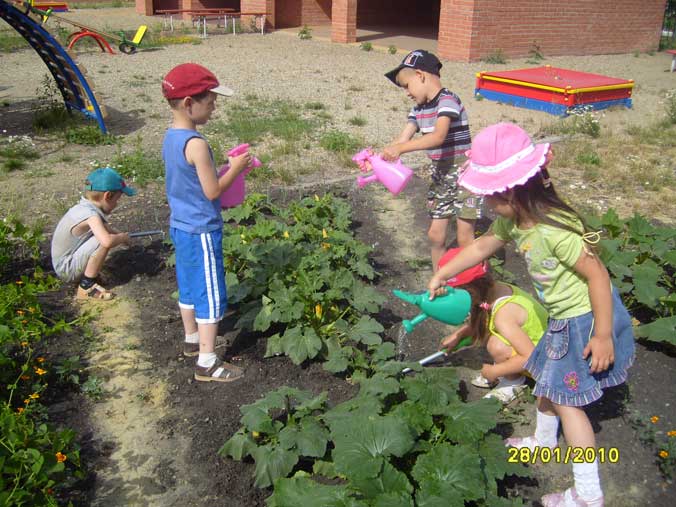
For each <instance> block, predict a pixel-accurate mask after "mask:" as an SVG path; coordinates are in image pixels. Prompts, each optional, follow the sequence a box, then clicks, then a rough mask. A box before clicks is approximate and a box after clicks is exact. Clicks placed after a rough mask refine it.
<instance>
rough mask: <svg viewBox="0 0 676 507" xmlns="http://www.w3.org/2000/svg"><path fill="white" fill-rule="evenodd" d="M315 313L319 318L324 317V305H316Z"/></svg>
mask: <svg viewBox="0 0 676 507" xmlns="http://www.w3.org/2000/svg"><path fill="white" fill-rule="evenodd" d="M315 315H316V316H317V318H318V319H321V318H322V305H315Z"/></svg>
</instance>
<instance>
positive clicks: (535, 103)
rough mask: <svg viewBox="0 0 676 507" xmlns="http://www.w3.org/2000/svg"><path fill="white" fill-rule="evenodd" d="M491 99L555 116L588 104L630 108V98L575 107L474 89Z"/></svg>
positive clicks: (597, 108)
mask: <svg viewBox="0 0 676 507" xmlns="http://www.w3.org/2000/svg"><path fill="white" fill-rule="evenodd" d="M477 95H480V96H481V97H483V98H485V99H488V100H493V101H495V102H502V103H503V104H509V105H510V106H516V107H523V108H525V109H534V110H535V111H544V112H545V113H549V114H554V115H557V116H567V115H568V114H570V112H571V111H573V110H575V109H579V108H581V107H586V106H589V107H591V108H592V109H593V110H601V109H608V108H609V107H612V106H624V107H628V108H631V99H613V100H601V101H598V102H587V103H586V104H578V105H576V106H575V107H568V106H566V105H564V104H553V103H551V102H545V101H543V100H537V99H530V98H528V97H521V96H519V95H512V94H510V93H502V92H496V91H493V90H484V89H481V88H475V89H474V96H477Z"/></svg>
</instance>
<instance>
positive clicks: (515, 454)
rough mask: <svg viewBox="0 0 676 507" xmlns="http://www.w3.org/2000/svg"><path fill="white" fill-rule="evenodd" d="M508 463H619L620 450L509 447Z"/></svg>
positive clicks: (613, 448)
mask: <svg viewBox="0 0 676 507" xmlns="http://www.w3.org/2000/svg"><path fill="white" fill-rule="evenodd" d="M507 452H508V455H509V456H508V458H507V461H508V462H509V463H523V464H527V463H528V464H531V465H535V464H536V463H538V462H539V463H543V464H547V463H564V464H567V463H593V462H594V461H596V460H597V459H598V461H599V463H619V461H620V450H619V449H618V448H617V447H609V448H605V447H599V448H598V449H597V448H595V447H568V448H566V450H565V451H563V450H561V448H560V447H539V446H536V447H534V448H533V449H532V450H531V449H529V448H528V447H522V448H520V449H519V448H517V447H510V448H509V449H507Z"/></svg>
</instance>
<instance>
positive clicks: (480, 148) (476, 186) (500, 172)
mask: <svg viewBox="0 0 676 507" xmlns="http://www.w3.org/2000/svg"><path fill="white" fill-rule="evenodd" d="M548 152H549V143H543V144H533V141H531V138H530V137H529V135H528V134H527V133H526V131H525V130H523V129H522V128H521V127H519V126H518V125H514V124H513V123H497V124H495V125H491V126H490V127H487V128H485V129H484V130H482V131H481V132H479V134H477V136H476V137H475V138H474V139H473V141H472V148H471V149H470V150H468V151H467V152H466V155H467V156H468V157H469V161H468V162H467V163H466V164H465V167H464V171H463V172H462V174H460V176H459V177H458V184H459V185H461V186H463V187H465V188H466V189H467V190H469V191H470V192H472V193H474V194H478V195H490V194H495V193H498V192H504V191H506V190H509V189H510V188H513V187H515V186H517V185H523V184H524V183H526V181H528V180H529V179H531V178H532V177H533V176H535V175H536V174H537V173H538V172H539V171H540V169H541V168H542V166H543V165H544V164H545V162H546V160H547V153H548Z"/></svg>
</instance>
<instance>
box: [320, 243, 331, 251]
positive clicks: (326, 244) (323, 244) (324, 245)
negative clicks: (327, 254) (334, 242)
mask: <svg viewBox="0 0 676 507" xmlns="http://www.w3.org/2000/svg"><path fill="white" fill-rule="evenodd" d="M322 248H323V249H324V250H328V249H329V248H331V243H322Z"/></svg>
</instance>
